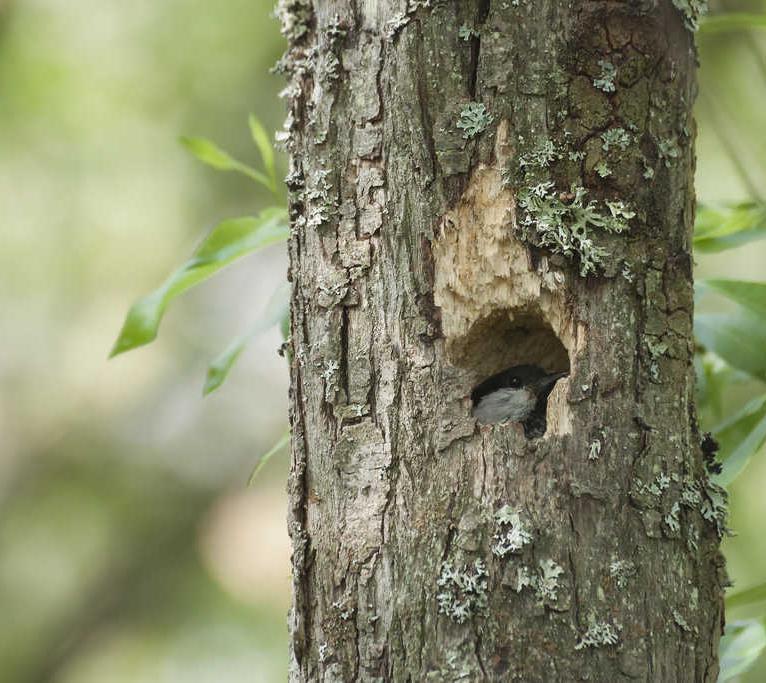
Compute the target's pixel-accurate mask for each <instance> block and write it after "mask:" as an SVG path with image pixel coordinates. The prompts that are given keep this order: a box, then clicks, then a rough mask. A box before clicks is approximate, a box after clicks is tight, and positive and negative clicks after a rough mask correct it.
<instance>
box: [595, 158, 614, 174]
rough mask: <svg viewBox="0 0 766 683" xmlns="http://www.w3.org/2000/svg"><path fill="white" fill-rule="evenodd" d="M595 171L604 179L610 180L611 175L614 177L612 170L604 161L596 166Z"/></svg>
mask: <svg viewBox="0 0 766 683" xmlns="http://www.w3.org/2000/svg"><path fill="white" fill-rule="evenodd" d="M594 170H595V171H596V173H598V174H599V175H600V176H601V177H602V178H608V177H609V176H610V175H612V169H611V168H609V166H607V163H606V161H604V160H603V159H602V160H601V161H599V162H598V163H597V164H596V166H595V167H594Z"/></svg>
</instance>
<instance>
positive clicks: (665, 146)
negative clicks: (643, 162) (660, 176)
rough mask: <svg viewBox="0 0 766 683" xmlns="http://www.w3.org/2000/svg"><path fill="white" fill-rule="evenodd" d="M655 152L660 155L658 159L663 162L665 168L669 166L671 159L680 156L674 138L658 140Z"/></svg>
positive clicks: (679, 150)
mask: <svg viewBox="0 0 766 683" xmlns="http://www.w3.org/2000/svg"><path fill="white" fill-rule="evenodd" d="M657 152H658V154H659V155H660V159H662V160H663V161H664V162H665V168H670V166H671V165H672V163H673V160H674V159H677V158H678V157H679V156H681V149H680V148H679V146H678V141H677V140H676V138H666V139H665V140H660V141H659V143H658V144H657Z"/></svg>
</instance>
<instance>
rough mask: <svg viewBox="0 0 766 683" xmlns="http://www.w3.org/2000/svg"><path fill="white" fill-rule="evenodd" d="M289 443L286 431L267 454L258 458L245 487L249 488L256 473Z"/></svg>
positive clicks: (288, 433)
mask: <svg viewBox="0 0 766 683" xmlns="http://www.w3.org/2000/svg"><path fill="white" fill-rule="evenodd" d="M289 441H290V431H289V430H288V431H286V432H285V433H284V434H283V435H282V436H281V437H280V439H279V441H277V442H276V443H275V444H274V445H273V446H272V447H271V448H270V449H269V451H268V452H267V453H264V454H263V455H262V456H261V457H260V458H258V462H257V463H256V465H255V467H254V468H253V471H252V472H251V473H250V478H249V479H248V480H247V485H248V486H250V485H252V483H253V482H254V481H255V478H256V477H257V476H258V473H259V472H260V471H261V470H262V469H263V467H264V466H265V465H266V463H267V462H268V461H269V460H271V458H272V457H274V456H275V455H276V454H277V453H279V451H281V450H282V449H283V448H284V447H285V446H286V445H287V444H288V443H289Z"/></svg>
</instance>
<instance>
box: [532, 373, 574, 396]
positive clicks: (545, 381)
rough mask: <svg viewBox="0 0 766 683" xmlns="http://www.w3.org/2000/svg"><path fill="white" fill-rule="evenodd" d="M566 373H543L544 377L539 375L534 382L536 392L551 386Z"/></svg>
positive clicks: (566, 374) (565, 375)
mask: <svg viewBox="0 0 766 683" xmlns="http://www.w3.org/2000/svg"><path fill="white" fill-rule="evenodd" d="M568 375H569V373H568V372H554V373H553V374H552V375H545V377H541V378H540V379H538V380H537V381H536V382H535V388H536V389H537V393H540V392H541V391H545V390H546V389H548V388H550V387H553V385H554V384H556V382H558V381H559V380H560V379H561V378H562V377H567V376H568Z"/></svg>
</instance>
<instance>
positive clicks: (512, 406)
mask: <svg viewBox="0 0 766 683" xmlns="http://www.w3.org/2000/svg"><path fill="white" fill-rule="evenodd" d="M568 374H569V373H568V372H553V373H548V372H546V371H545V370H543V369H542V368H541V367H538V366H537V365H514V366H513V367H511V368H508V369H507V370H503V371H502V372H498V373H497V374H496V375H492V376H491V377H489V378H487V379H485V380H484V381H483V382H482V383H481V384H479V385H478V386H476V388H475V389H474V390H473V391H472V392H471V401H473V409H472V411H471V412H472V414H473V416H474V417H475V418H476V419H477V421H478V422H480V423H482V424H493V423H497V422H505V421H506V420H510V421H511V422H519V423H521V424H522V426H523V427H524V435H525V436H526V437H527V438H528V439H534V438H538V437H540V436H542V435H543V434H545V429H546V420H545V409H546V407H547V405H548V396H549V394H550V393H551V391H552V390H553V385H554V384H556V382H557V381H558V380H560V379H561V378H562V377H566V376H567V375H568Z"/></svg>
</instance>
